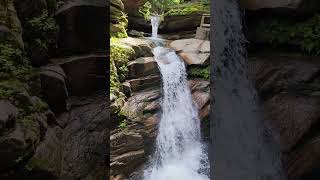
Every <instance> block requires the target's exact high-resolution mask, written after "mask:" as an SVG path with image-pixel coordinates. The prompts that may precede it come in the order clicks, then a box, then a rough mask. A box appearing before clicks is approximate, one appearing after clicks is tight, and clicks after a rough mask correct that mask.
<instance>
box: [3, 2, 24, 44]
mask: <svg viewBox="0 0 320 180" xmlns="http://www.w3.org/2000/svg"><path fill="white" fill-rule="evenodd" d="M0 26H2V28H0V34H3V33H4V35H3V36H1V35H0V38H1V39H0V43H9V44H11V45H12V46H13V47H16V48H19V49H23V48H24V43H23V40H22V27H21V23H20V20H19V18H18V16H17V13H16V10H15V7H14V5H13V0H3V1H1V2H0Z"/></svg>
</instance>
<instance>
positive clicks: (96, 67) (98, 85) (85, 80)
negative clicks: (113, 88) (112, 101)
mask: <svg viewBox="0 0 320 180" xmlns="http://www.w3.org/2000/svg"><path fill="white" fill-rule="evenodd" d="M106 58H107V56H106V55H105V54H87V55H80V56H71V57H66V58H58V59H51V60H50V62H52V63H54V64H56V65H59V66H61V68H62V69H63V70H64V72H65V74H66V76H67V81H68V84H69V86H70V92H71V94H72V95H88V94H90V93H91V92H93V91H96V90H99V89H104V87H105V82H106V75H105V69H107V67H108V65H107V61H106Z"/></svg>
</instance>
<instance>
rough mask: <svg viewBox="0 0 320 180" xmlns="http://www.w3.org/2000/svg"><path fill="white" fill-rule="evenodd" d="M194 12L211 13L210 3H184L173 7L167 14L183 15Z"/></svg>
mask: <svg viewBox="0 0 320 180" xmlns="http://www.w3.org/2000/svg"><path fill="white" fill-rule="evenodd" d="M192 13H206V14H209V13H210V4H209V3H204V2H196V3H182V4H178V5H175V6H173V7H171V8H170V9H169V10H168V11H167V12H166V13H165V16H182V15H189V14H192Z"/></svg>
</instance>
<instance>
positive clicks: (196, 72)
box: [189, 66, 210, 80]
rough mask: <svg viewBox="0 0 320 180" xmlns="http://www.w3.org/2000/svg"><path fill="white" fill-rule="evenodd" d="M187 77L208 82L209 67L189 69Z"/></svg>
mask: <svg viewBox="0 0 320 180" xmlns="http://www.w3.org/2000/svg"><path fill="white" fill-rule="evenodd" d="M189 76H191V77H196V78H203V79H206V80H209V78H210V66H207V67H191V68H190V69H189Z"/></svg>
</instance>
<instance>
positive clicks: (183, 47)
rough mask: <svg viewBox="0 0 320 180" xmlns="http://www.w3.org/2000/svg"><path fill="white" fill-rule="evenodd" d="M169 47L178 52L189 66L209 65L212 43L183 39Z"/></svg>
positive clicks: (173, 42)
mask: <svg viewBox="0 0 320 180" xmlns="http://www.w3.org/2000/svg"><path fill="white" fill-rule="evenodd" d="M169 46H170V47H171V48H173V49H174V50H176V51H177V52H178V54H179V55H180V56H181V57H182V59H183V60H184V61H185V62H186V63H187V64H188V65H208V64H209V60H210V58H209V57H210V41H206V40H200V39H181V40H175V41H172V42H171V43H170V44H169Z"/></svg>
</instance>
